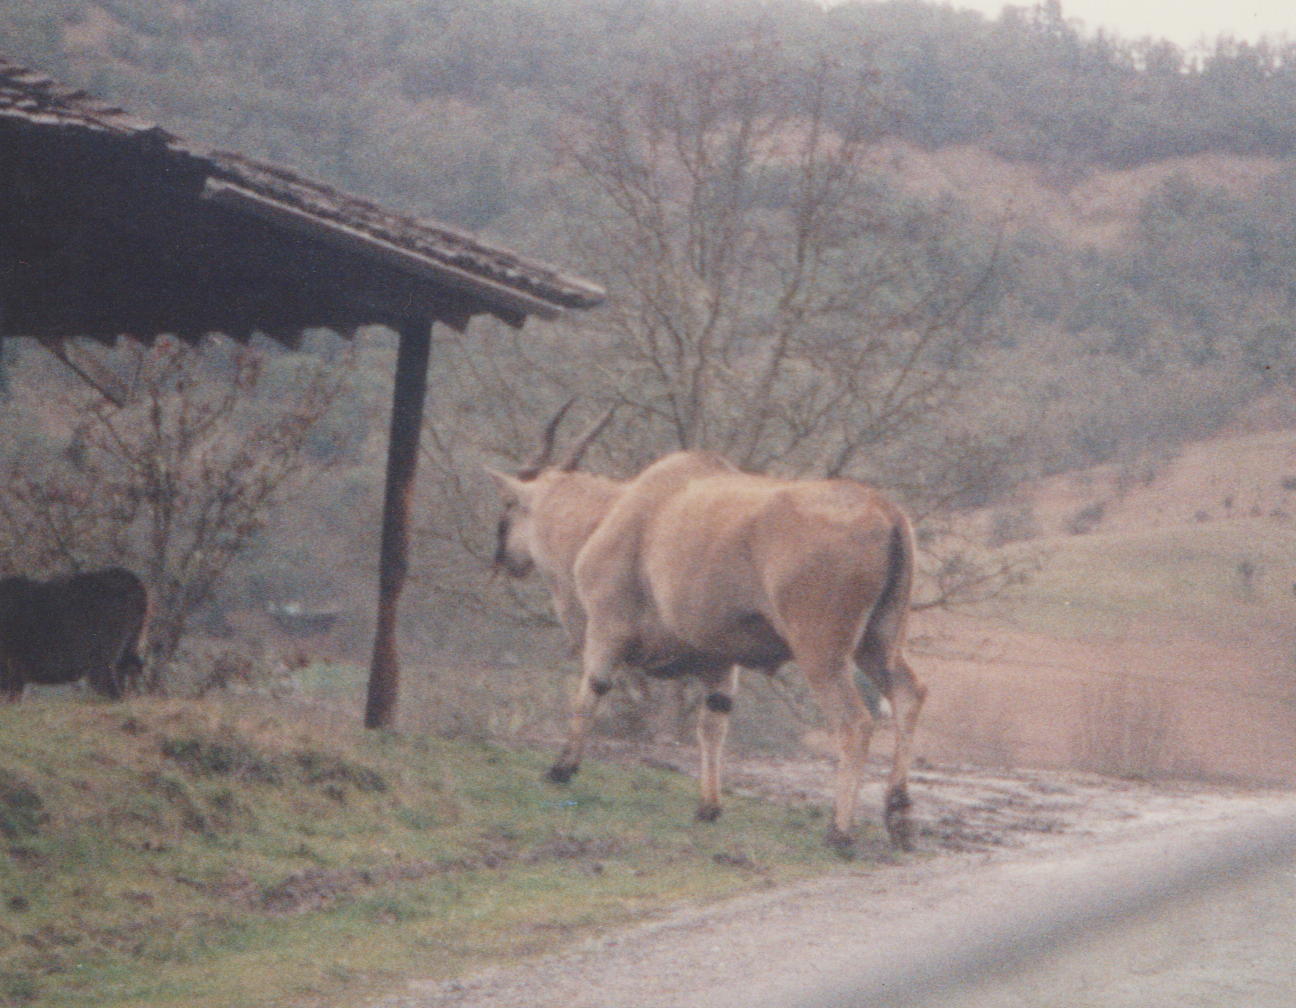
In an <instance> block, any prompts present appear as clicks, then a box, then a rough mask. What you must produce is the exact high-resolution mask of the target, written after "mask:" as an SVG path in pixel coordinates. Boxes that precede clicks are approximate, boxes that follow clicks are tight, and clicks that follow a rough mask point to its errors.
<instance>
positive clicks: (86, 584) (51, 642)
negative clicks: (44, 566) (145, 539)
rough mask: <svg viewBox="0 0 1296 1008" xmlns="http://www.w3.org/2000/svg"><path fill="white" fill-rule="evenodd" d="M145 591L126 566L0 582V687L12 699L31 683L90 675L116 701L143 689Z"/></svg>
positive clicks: (66, 680) (54, 682)
mask: <svg viewBox="0 0 1296 1008" xmlns="http://www.w3.org/2000/svg"><path fill="white" fill-rule="evenodd" d="M147 616H148V590H147V589H146V588H145V587H144V582H142V581H141V580H140V579H139V578H138V577H136V576H135V575H134V574H132V573H131V572H130V571H128V570H123V569H122V568H120V567H112V568H109V569H108V570H101V571H94V572H93V573H90V574H77V575H75V576H73V577H69V578H62V579H58V580H54V581H49V582H40V581H33V580H31V579H30V578H25V577H10V578H5V579H4V580H3V581H0V690H4V691H5V693H6V694H7V695H8V699H9V701H10V702H15V701H17V700H20V699H21V698H22V693H23V689H24V687H25V686H26V685H27V684H28V683H44V684H47V685H57V684H61V683H70V682H76V681H77V680H78V679H82V678H85V679H87V680H88V681H89V683H90V685H91V686H92V687H93V688H94V689H95V691H96V692H98V693H100V694H102V695H103V696H106V697H109V698H110V699H113V700H118V699H120V698H121V697H122V695H123V693H124V692H125V691H126V689H127V688H133V689H135V690H138V687H139V678H140V674H141V672H142V671H143V662H142V660H141V659H140V656H139V643H140V637H141V636H142V635H143V633H144V622H145V620H146V618H147Z"/></svg>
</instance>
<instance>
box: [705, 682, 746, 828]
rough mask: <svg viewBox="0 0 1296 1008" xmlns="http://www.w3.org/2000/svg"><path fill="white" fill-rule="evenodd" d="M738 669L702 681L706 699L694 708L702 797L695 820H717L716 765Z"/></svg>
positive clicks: (735, 689) (718, 786) (718, 802)
mask: <svg viewBox="0 0 1296 1008" xmlns="http://www.w3.org/2000/svg"><path fill="white" fill-rule="evenodd" d="M738 675H739V671H738V667H737V666H734V667H733V668H731V669H729V670H728V671H727V672H725V673H724V674H723V675H722V676H720V677H719V678H717V679H709V678H708V679H706V680H704V683H703V685H704V686H705V688H706V696H705V698H704V699H703V701H702V705H701V707H700V708H699V709H698V727H697V737H698V749H699V751H700V753H701V764H702V765H701V772H700V774H699V775H698V776H699V781H698V783H699V784H700V786H701V789H702V798H701V801H700V802H699V803H698V810H697V817H698V819H700V820H702V821H703V822H715V820H717V819H719V818H720V763H721V758H722V754H723V752H724V742H725V736H726V735H727V734H728V733H729V714H730V712H731V711H732V710H733V704H734V696H735V695H736V694H737V693H738Z"/></svg>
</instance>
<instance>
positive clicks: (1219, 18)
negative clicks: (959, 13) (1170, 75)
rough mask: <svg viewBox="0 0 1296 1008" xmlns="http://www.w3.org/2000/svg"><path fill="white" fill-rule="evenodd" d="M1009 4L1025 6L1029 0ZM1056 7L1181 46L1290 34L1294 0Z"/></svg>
mask: <svg viewBox="0 0 1296 1008" xmlns="http://www.w3.org/2000/svg"><path fill="white" fill-rule="evenodd" d="M950 5H951V6H952V7H955V8H964V7H968V8H971V9H972V10H978V11H981V12H982V13H983V14H985V15H986V16H987V17H990V18H996V17H998V16H999V12H1000V11H1001V10H1002V9H1003V7H1004V3H1003V0H950ZM1013 5H1014V6H1016V7H1031V6H1034V0H1016V2H1015V3H1014V4H1013ZM1062 13H1063V14H1064V15H1065V16H1066V17H1067V19H1068V20H1071V19H1076V20H1080V21H1083V22H1084V27H1085V31H1086V33H1088V34H1092V33H1093V32H1094V31H1096V30H1097V29H1098V28H1109V29H1111V30H1112V31H1113V32H1114V33H1115V34H1117V35H1120V36H1121V37H1122V38H1127V39H1136V38H1141V37H1143V36H1144V35H1151V36H1152V37H1154V38H1168V39H1170V41H1172V42H1174V43H1175V44H1176V45H1178V46H1180V47H1181V48H1184V49H1187V48H1190V47H1191V46H1193V45H1194V44H1195V43H1197V42H1198V41H1199V40H1200V39H1201V37H1202V36H1203V35H1204V36H1206V38H1207V40H1209V41H1213V40H1214V39H1215V37H1216V36H1218V35H1221V34H1230V35H1232V36H1233V37H1234V38H1237V39H1246V40H1248V41H1252V42H1254V41H1255V40H1256V39H1257V38H1258V37H1259V36H1260V35H1262V34H1267V35H1279V34H1282V33H1286V34H1287V36H1288V37H1289V38H1291V39H1293V40H1296V0H1062Z"/></svg>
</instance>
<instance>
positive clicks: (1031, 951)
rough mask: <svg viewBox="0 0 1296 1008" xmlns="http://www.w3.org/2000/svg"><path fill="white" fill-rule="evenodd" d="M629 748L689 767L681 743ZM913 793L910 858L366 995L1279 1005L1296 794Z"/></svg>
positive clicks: (873, 795)
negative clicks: (916, 820)
mask: <svg viewBox="0 0 1296 1008" xmlns="http://www.w3.org/2000/svg"><path fill="white" fill-rule="evenodd" d="M605 755H613V756H624V757H626V758H629V757H628V754H624V753H620V752H609V753H607V754H605ZM649 758H652V759H657V760H661V761H667V762H670V761H672V759H673V761H674V762H676V763H677V764H680V765H682V766H683V768H684V769H688V766H687V764H688V754H687V750H677V751H675V752H674V753H672V752H671V751H669V750H664V751H663V750H658V751H657V752H655V753H653V754H651V755H650V756H649ZM879 769H880V766H879ZM730 778H731V779H732V780H733V781H734V784H735V786H736V787H738V788H742V789H748V790H751V791H756V792H759V793H764V794H769V795H771V796H779V797H789V796H791V797H797V798H800V799H803V800H804V799H805V798H818V797H821V796H822V794H823V790H824V786H825V785H826V783H827V781H828V774H827V764H826V761H822V760H791V759H777V758H752V759H745V760H740V761H735V763H734V765H733V766H732V767H731V772H730ZM877 791H878V786H877V785H872V786H871V787H870V786H866V788H865V795H864V798H865V804H866V808H867V807H871V806H875V805H876V803H877V801H878V799H879V795H878V793H877ZM913 791H914V797H915V802H916V807H917V809H918V811H919V812H920V814H921V819H922V823H923V829H922V842H921V849H920V850H919V851H918V852H916V853H914V854H912V855H904V856H899V857H896V858H893V859H891V861H892V863H884V864H881V865H877V866H870V867H868V868H866V869H865V868H861V869H860V871H859V872H858V873H855V874H852V875H850V876H847V877H836V878H831V879H823V880H818V881H813V882H809V883H804V884H801V885H797V886H792V887H788V888H785V889H780V890H777V891H772V892H768V893H763V894H761V895H759V896H748V897H743V898H739V899H735V900H731V901H727V902H725V903H722V904H718V905H712V906H708V907H703V908H697V909H690V910H684V911H680V912H677V913H674V914H672V915H671V916H669V917H667V918H664V919H661V920H656V921H652V922H650V923H646V924H643V925H640V926H638V927H636V928H633V929H630V930H626V931H622V932H617V933H612V934H607V935H604V936H601V937H599V938H597V939H594V940H592V941H590V942H588V943H586V944H585V945H583V946H581V947H578V948H576V949H573V950H571V951H568V952H566V953H563V954H559V955H553V956H549V957H546V958H544V959H541V960H538V961H535V962H532V963H529V964H526V965H523V966H520V967H517V968H513V969H498V970H494V971H491V972H489V973H485V974H481V975H478V976H475V977H470V978H466V979H464V980H462V981H456V982H451V983H448V984H447V983H440V982H437V983H433V982H419V981H414V982H412V983H411V984H410V986H409V989H408V991H407V992H405V993H404V994H402V995H400V996H395V997H388V998H386V999H384V1000H383V1001H381V1002H378V1003H377V1004H376V1005H375V1008H379V1006H381V1008H451V1006H454V1008H485V1006H490V1008H550V1006H552V1008H559V1006H561V1008H668V1006H669V1008H728V1006H733V1008H737V1006H740V1005H741V1006H756V1005H764V1006H769V1008H773V1006H792V1005H796V1006H802V1005H804V1006H806V1008H810V1006H818V1005H825V1006H826V1005H869V1006H874V1005H876V1006H882V1005H888V1006H900V1005H904V1006H917V1005H920V1004H923V1003H925V1001H926V1000H927V999H928V998H933V997H937V996H938V997H939V1003H940V1004H941V1006H942V1008H1028V1006H1029V1008H1036V1006H1039V1008H1043V1006H1045V1005H1047V1006H1050V1008H1053V1006H1066V1008H1071V1006H1081V1005H1089V1004H1093V1005H1102V1006H1103V1008H1113V1006H1125V1005H1128V1006H1130V1008H1134V1006H1135V1005H1138V1006H1140V1008H1147V1006H1165V1008H1170V1006H1174V1008H1184V1006H1195V1005H1200V1006H1203V1008H1204V1006H1206V1005H1220V1004H1228V1005H1230V1006H1235V1005H1245V1006H1266V1008H1267V1006H1273V1008H1277V1006H1278V1005H1283V1006H1286V1005H1290V1004H1292V1003H1293V997H1294V996H1296V994H1294V993H1293V992H1296V956H1293V954H1292V953H1293V952H1294V951H1296V947H1294V946H1296V939H1294V937H1293V935H1292V933H1291V930H1292V929H1291V922H1292V921H1296V794H1293V793H1290V792H1273V791H1266V792H1260V791H1240V790H1238V791H1226V790H1218V789H1216V790H1198V789H1192V788H1186V787H1172V786H1153V785H1143V784H1138V783H1131V782H1124V781H1114V780H1109V779H1104V778H1099V777H1095V776H1091V775H1081V774H1070V773H1056V772H1043V771H1004V772H990V771H985V770H978V769H975V768H971V767H944V768H932V767H927V768H923V769H922V770H920V771H919V772H917V773H916V774H915V778H914V788H913ZM870 799H871V803H870ZM1239 863H1242V864H1244V865H1246V866H1247V867H1248V868H1249V871H1238V870H1237V867H1236V866H1237V865H1238V864H1239Z"/></svg>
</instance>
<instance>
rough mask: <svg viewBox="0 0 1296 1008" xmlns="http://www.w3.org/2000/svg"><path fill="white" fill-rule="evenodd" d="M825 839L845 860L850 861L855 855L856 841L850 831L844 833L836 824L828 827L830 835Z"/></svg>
mask: <svg viewBox="0 0 1296 1008" xmlns="http://www.w3.org/2000/svg"><path fill="white" fill-rule="evenodd" d="M824 841H825V842H826V843H827V844H828V846H829V847H831V848H832V849H833V850H834V851H836V852H837V856H838V857H839V858H841V859H842V860H843V861H850V860H852V859H853V858H854V857H855V841H854V839H852V837H851V835H850V834H849V833H843V832H842V831H841V830H839V829H838V828H837V826H836V824H834V825H832V826H829V827H828V835H827V836H826V837H824Z"/></svg>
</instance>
